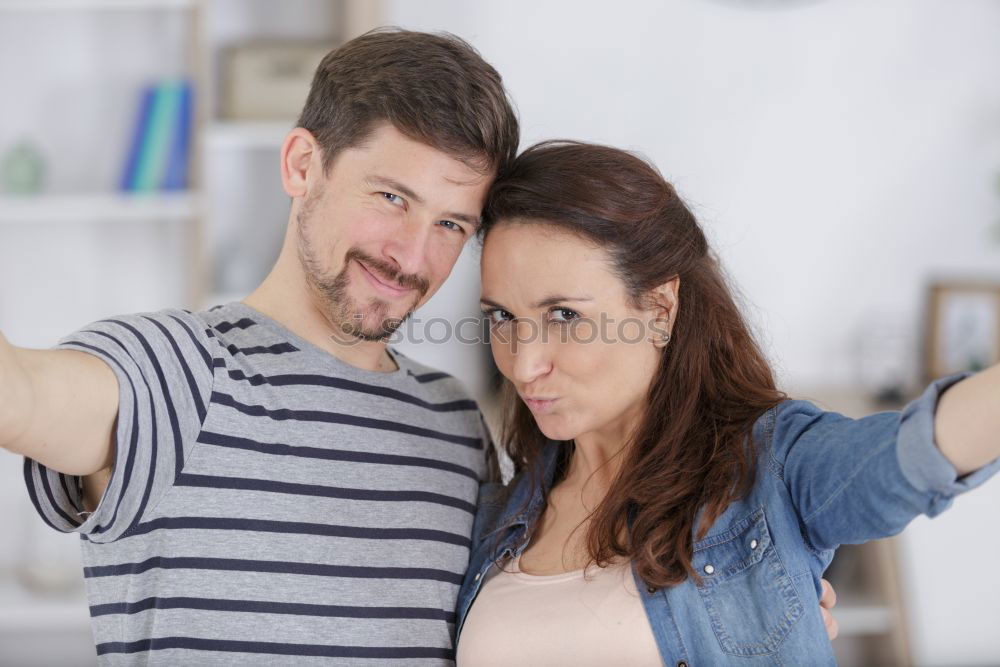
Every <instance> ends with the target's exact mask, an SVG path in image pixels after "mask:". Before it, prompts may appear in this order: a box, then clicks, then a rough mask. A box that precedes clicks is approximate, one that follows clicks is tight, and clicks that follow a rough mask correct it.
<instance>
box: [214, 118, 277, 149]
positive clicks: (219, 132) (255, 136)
mask: <svg viewBox="0 0 1000 667" xmlns="http://www.w3.org/2000/svg"><path fill="white" fill-rule="evenodd" d="M293 127H295V121H294V120H288V121H282V120H276V121H272V120H268V121H216V122H214V123H210V124H209V125H208V127H207V128H206V129H205V143H206V144H208V146H209V147H210V148H229V149H233V148H236V149H239V148H244V149H251V148H256V149H261V148H266V149H274V150H277V149H279V148H281V142H283V141H284V140H285V135H287V134H288V131H289V130H291V129H292V128H293Z"/></svg>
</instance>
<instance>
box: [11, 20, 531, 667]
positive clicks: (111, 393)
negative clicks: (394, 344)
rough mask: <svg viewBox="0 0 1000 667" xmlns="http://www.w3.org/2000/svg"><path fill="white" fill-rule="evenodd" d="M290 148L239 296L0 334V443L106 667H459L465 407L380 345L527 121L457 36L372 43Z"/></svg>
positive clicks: (327, 70)
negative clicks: (147, 666) (262, 260)
mask: <svg viewBox="0 0 1000 667" xmlns="http://www.w3.org/2000/svg"><path fill="white" fill-rule="evenodd" d="M298 125H299V127H297V128H296V129H294V130H292V131H291V132H290V133H289V135H288V137H287V138H286V139H285V142H284V144H283V146H282V152H281V168H282V182H283V185H284V188H285V191H286V192H287V193H288V195H289V196H290V197H291V198H292V205H291V210H290V214H289V220H288V227H287V232H286V236H285V241H284V245H283V248H282V251H281V254H280V256H279V258H278V260H277V262H276V264H275V266H274V268H273V270H272V271H271V273H270V274H269V275H268V276H267V278H266V279H265V280H264V282H263V283H262V284H261V285H260V286H259V287H258V288H257V289H256V290H255V291H254V292H253V293H252V294H251V295H249V296H248V297H247V298H246V299H244V300H243V301H242V302H235V303H230V304H225V305H222V306H217V307H216V308H213V309H212V310H209V311H206V312H199V313H190V312H187V311H181V310H163V311H159V312H156V313H146V314H138V315H125V316H119V317H115V318H111V319H108V320H102V321H100V322H95V323H93V324H91V325H89V326H88V327H85V328H84V329H82V330H80V331H78V332H76V333H74V334H72V335H70V336H67V337H66V338H64V339H63V340H62V341H60V343H59V344H58V345H57V346H56V348H55V349H53V350H25V349H18V348H15V347H13V346H11V345H9V344H8V343H7V342H6V341H5V340H4V339H3V338H2V336H0V444H2V445H3V446H4V447H6V448H7V449H9V450H11V451H14V452H17V453H19V454H22V455H24V456H25V457H26V461H25V479H26V482H27V486H28V490H29V493H30V495H31V498H32V501H33V502H34V504H35V506H36V508H37V509H38V511H39V513H40V514H41V515H42V517H43V519H44V520H45V521H46V522H47V523H48V524H49V525H51V526H52V527H54V528H56V529H58V530H62V531H73V532H78V533H80V534H81V537H82V545H83V557H84V565H85V568H84V576H85V580H86V584H87V592H88V598H89V603H90V612H91V616H92V619H93V626H94V638H95V642H96V644H97V652H98V655H99V656H100V660H101V662H102V663H103V664H122V663H125V664H128V663H135V662H142V663H160V664H177V663H183V664H212V663H227V664H231V663H235V662H238V663H241V664H261V663H266V664H271V663H280V664H288V663H294V662H300V661H301V662H316V661H323V660H325V661H329V660H330V659H336V661H338V662H348V663H350V662H354V661H363V660H365V659H374V660H378V661H379V662H380V663H381V664H394V665H395V664H402V663H406V662H410V661H414V662H420V663H421V664H428V663H430V664H439V663H446V662H448V661H450V660H451V658H452V633H453V630H454V626H453V623H454V618H455V614H454V608H455V602H456V595H457V593H458V588H459V585H460V584H461V581H462V575H463V574H464V570H465V567H466V564H467V561H468V557H469V553H468V550H469V545H470V534H471V530H472V520H473V513H474V511H475V502H476V496H477V490H478V487H479V484H480V481H482V480H483V479H485V478H486V477H488V476H490V475H492V474H495V470H493V469H492V468H493V466H492V461H491V458H492V457H490V456H489V454H490V453H491V451H492V445H491V444H490V441H489V435H488V434H487V432H486V430H485V427H484V425H483V421H482V418H481V416H480V414H479V411H478V410H477V408H476V405H475V403H474V402H473V401H471V400H470V399H469V398H468V396H467V395H466V393H465V391H464V389H463V388H462V387H461V386H460V385H459V384H458V383H457V381H455V380H454V379H452V378H450V377H449V376H447V375H445V374H443V373H438V372H434V371H433V370H432V369H428V368H426V367H424V366H422V365H421V364H419V363H417V362H415V361H413V360H411V359H408V358H406V357H404V356H402V355H401V354H399V353H398V352H395V351H393V350H390V349H388V348H387V347H386V344H385V340H386V338H387V337H388V335H389V334H391V333H392V332H393V331H394V330H395V328H396V327H398V326H399V324H400V322H401V321H402V320H403V319H404V318H405V317H406V316H407V315H408V314H409V313H410V312H412V311H413V310H414V309H415V308H417V307H418V306H420V305H421V304H423V303H424V302H426V301H427V300H428V299H429V298H430V297H431V295H433V294H434V292H435V291H436V290H437V289H438V287H440V285H441V284H442V282H443V281H444V280H445V278H446V277H447V276H448V274H449V272H450V271H451V268H452V266H453V264H454V262H455V260H456V259H457V258H458V255H459V253H460V252H461V250H462V247H463V246H464V244H465V242H466V241H467V240H468V239H469V238H470V237H471V236H472V235H473V233H474V232H475V230H476V226H477V221H478V219H479V216H480V212H481V210H482V206H483V203H484V200H485V197H486V193H487V190H488V188H489V186H490V185H491V183H492V181H493V179H494V178H495V177H496V175H497V174H498V173H500V172H502V170H503V169H504V166H505V165H506V164H507V163H508V162H509V161H510V160H511V159H512V158H513V156H514V154H515V151H516V148H517V143H518V124H517V119H516V117H515V114H514V112H513V111H512V109H511V107H510V104H509V101H508V99H507V95H506V92H505V90H504V88H503V85H502V82H501V79H500V76H499V75H498V74H497V73H496V71H495V70H494V69H493V68H492V67H490V66H489V65H488V64H487V63H485V62H484V61H483V60H482V59H481V58H480V57H479V56H478V54H476V52H475V51H474V50H473V49H472V48H471V47H470V46H469V45H468V44H466V43H464V42H462V41H461V40H459V39H457V38H454V37H449V36H437V35H428V34H421V33H413V32H406V31H377V32H373V33H369V34H367V35H364V36H362V37H359V38H358V39H355V40H353V41H352V42H350V43H348V44H346V45H345V46H343V47H341V48H340V49H338V50H336V51H334V52H332V53H330V54H329V55H328V56H327V57H326V58H325V59H324V60H323V62H322V63H321V64H320V66H319V68H318V70H317V73H316V76H315V79H314V81H313V84H312V88H311V90H310V93H309V97H308V99H307V101H306V104H305V108H304V110H303V112H302V116H301V118H300V119H299V123H298Z"/></svg>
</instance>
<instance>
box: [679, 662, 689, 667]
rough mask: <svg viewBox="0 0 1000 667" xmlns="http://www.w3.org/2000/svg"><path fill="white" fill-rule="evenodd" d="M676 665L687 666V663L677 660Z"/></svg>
mask: <svg viewBox="0 0 1000 667" xmlns="http://www.w3.org/2000/svg"><path fill="white" fill-rule="evenodd" d="M677 667H688V664H687V663H686V662H684V661H683V660H680V661H678V663H677Z"/></svg>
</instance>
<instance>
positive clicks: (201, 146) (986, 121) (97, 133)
mask: <svg viewBox="0 0 1000 667" xmlns="http://www.w3.org/2000/svg"><path fill="white" fill-rule="evenodd" d="M381 24H390V25H399V26H403V27H407V28H413V29H421V30H447V31H450V32H454V33H456V34H458V35H460V36H462V37H464V38H466V39H467V40H469V41H470V42H472V43H473V44H474V45H475V46H476V47H477V48H478V49H479V50H480V51H481V52H482V53H483V55H484V56H485V57H486V59H487V60H489V61H490V62H492V63H493V64H494V65H495V66H496V67H497V69H498V70H499V71H500V72H501V74H502V75H503V77H504V79H505V81H506V83H507V85H508V87H509V89H510V91H511V93H512V95H513V97H514V100H515V102H516V104H517V106H518V107H519V110H520V115H521V120H522V132H523V146H527V145H529V144H531V143H533V142H535V141H538V140H541V139H545V138H552V137H562V138H573V139H582V140H588V141H597V142H602V143H608V144H613V145H616V146H620V147H624V148H628V149H632V150H636V151H639V152H641V153H642V154H644V155H645V156H647V157H648V158H650V159H651V160H653V161H654V162H655V163H656V164H657V165H658V166H659V168H660V169H661V170H662V172H663V173H664V175H665V176H666V177H667V178H668V179H669V180H671V181H672V182H673V183H674V184H675V185H676V186H677V188H678V190H679V191H680V193H681V195H682V196H683V197H684V198H685V199H686V200H687V201H688V202H689V203H690V204H691V206H692V207H693V209H694V210H695V212H696V214H697V215H698V216H699V217H700V219H701V221H702V223H703V224H704V226H705V228H706V230H707V232H708V234H709V236H710V238H711V239H712V241H713V242H714V245H715V248H716V250H717V251H718V254H719V255H720V257H721V259H722V261H723V264H724V266H725V267H726V268H727V269H728V272H729V274H730V276H731V278H732V280H733V282H734V284H735V285H737V286H738V287H739V289H740V290H741V292H742V294H743V298H744V305H745V309H746V313H747V315H748V317H749V318H750V319H751V321H752V322H753V323H754V325H755V326H756V327H757V329H758V330H759V332H760V336H761V339H762V341H763V342H764V345H765V347H766V349H767V351H768V353H769V355H770V357H771V359H772V360H773V362H774V363H775V365H776V367H777V368H778V370H779V375H780V378H781V382H782V386H783V388H785V389H786V390H787V391H789V392H791V393H793V394H795V395H796V396H798V397H803V398H810V399H812V400H814V401H816V402H818V403H821V404H822V405H824V406H825V407H827V408H829V409H835V410H838V411H841V412H845V413H847V414H851V415H858V416H859V415H861V414H864V413H867V412H871V411H875V410H879V409H886V408H888V409H891V408H895V407H899V406H901V405H902V404H904V403H905V402H906V401H907V400H909V399H910V398H912V397H913V396H914V395H916V394H917V393H918V392H919V391H920V387H921V385H922V383H923V382H925V381H926V380H927V379H928V378H930V377H935V376H939V375H943V374H946V373H951V372H954V371H958V370H966V369H971V370H975V369H978V368H982V367H984V366H986V365H988V364H990V363H995V362H996V361H997V360H998V358H1000V65H998V63H1000V38H998V34H1000V1H998V0H963V2H955V1H954V0H672V1H659V2H657V1H654V0H648V1H638V0H618V1H617V2H614V3H608V2H598V1H596V0H573V1H570V0H560V1H555V0H534V1H533V2H529V1H526V0H506V1H505V2H498V1H494V2H477V3H473V2H467V1H462V0H381V1H379V0H368V1H366V0H281V1H280V2H279V1H278V0H200V1H199V0H0V330H2V331H3V332H4V334H5V335H6V336H7V337H8V338H9V339H10V340H11V341H12V342H13V343H15V344H18V345H23V346H29V347H46V346H49V345H51V344H53V343H54V342H55V341H56V340H57V339H58V338H59V337H61V336H63V335H65V334H67V333H69V332H71V331H73V330H75V329H77V328H79V327H80V326H82V325H84V324H87V323H88V322H91V321H93V320H95V319H99V318H102V317H106V316H109V315H113V314H117V313H124V312H137V311H145V310H157V309H160V308H163V307H167V306H177V307H185V308H193V309H199V308H205V307H209V306H211V305H214V304H217V303H223V302H226V301H230V300H234V299H239V298H241V297H242V296H244V295H246V294H248V293H249V292H250V291H251V290H252V289H253V288H254V287H255V286H256V284H257V283H258V282H259V281H260V280H261V279H262V278H263V277H264V275H265V274H266V272H267V270H268V269H269V267H270V265H271V263H272V262H273V261H274V259H275V258H276V256H277V251H278V248H279V243H280V241H281V238H282V235H283V231H284V228H285V225H286V222H287V215H288V207H289V202H288V200H287V198H286V197H285V196H284V195H283V193H282V191H281V186H280V179H279V170H278V150H279V147H280V143H281V141H282V139H283V137H284V135H285V133H286V132H287V130H288V129H289V128H290V127H292V125H293V124H294V121H295V117H296V116H297V113H298V110H299V108H300V106H301V104H302V102H303V100H304V99H305V94H306V91H307V88H308V84H309V80H310V77H311V75H312V71H313V69H314V68H315V66H316V64H317V63H318V61H319V59H320V57H321V56H322V55H323V54H324V53H326V52H327V51H328V50H329V49H330V48H333V47H335V46H336V45H337V44H339V43H341V42H342V41H343V40H345V39H348V38H350V37H352V36H354V35H357V34H360V33H361V32H364V31H365V30H367V29H369V28H371V27H374V26H377V25H381ZM477 261H478V259H477V248H475V247H470V248H469V249H467V251H466V253H465V254H464V255H463V257H462V259H461V261H460V262H459V264H458V266H456V268H455V271H454V274H453V277H452V279H451V280H450V281H449V282H448V283H447V284H446V286H445V287H444V288H443V289H442V290H441V292H440V293H439V294H438V295H437V296H436V297H435V298H434V299H433V300H432V301H431V303H429V304H428V305H427V306H426V307H425V308H424V309H423V310H422V312H421V313H420V316H421V319H422V320H423V321H424V322H428V321H429V320H431V319H432V318H443V319H444V320H448V321H455V320H457V319H458V318H460V317H463V316H467V315H471V314H474V313H476V312H477V305H476V301H477V295H478V269H477ZM418 334H419V332H418ZM410 337H411V338H414V339H420V338H422V339H424V341H425V342H423V343H417V342H413V341H412V340H411V341H404V342H402V343H400V345H399V347H401V348H403V349H404V350H406V351H408V352H409V353H410V354H411V355H412V356H415V357H417V358H419V359H421V360H422V361H425V362H426V363H428V364H431V365H433V366H437V367H439V368H442V369H444V370H446V371H449V372H451V373H453V374H455V375H457V376H459V377H460V378H462V379H463V380H464V381H465V382H466V384H467V385H468V386H469V388H470V389H471V390H472V391H473V393H474V394H475V395H476V396H477V397H478V398H479V399H480V400H481V401H482V402H483V404H484V405H485V406H486V407H489V406H490V405H492V400H491V395H490V369H489V366H488V365H487V363H486V362H485V355H484V354H483V350H482V349H481V348H480V347H478V346H472V345H463V344H460V343H453V342H452V343H438V344H435V343H432V342H428V341H427V339H428V338H432V339H434V340H439V339H440V338H441V336H440V333H437V334H432V333H431V332H426V335H411V336H410ZM0 503H2V505H0V506H2V507H3V508H4V509H5V515H6V516H7V517H8V520H7V522H6V527H5V528H6V530H5V533H6V535H5V538H4V539H3V540H2V541H0V664H3V665H8V664H9V665H29V664H35V665H51V664H60V665H87V664H94V663H95V662H96V660H95V658H94V655H93V646H92V642H91V637H90V629H89V617H88V612H87V605H86V601H85V597H84V594H83V588H82V576H81V570H80V560H79V553H78V544H77V540H76V538H74V537H73V536H67V535H59V534H56V533H54V532H52V531H51V530H49V529H48V528H46V527H45V526H44V525H43V524H42V522H41V521H40V520H39V519H38V518H37V517H36V516H35V515H34V512H33V510H32V509H31V507H30V503H29V501H28V498H27V494H26V492H25V490H24V485H23V480H22V477H21V461H20V460H19V459H17V458H15V457H13V456H10V455H4V456H0ZM998 509H1000V484H998V483H996V482H994V483H992V484H988V485H987V486H986V487H984V488H982V489H980V490H979V491H977V492H976V493H974V494H971V495H969V496H966V497H963V498H960V499H958V500H957V502H956V503H955V506H954V508H953V509H951V510H950V511H949V512H946V513H945V514H944V515H942V516H941V517H939V518H937V519H934V520H933V521H932V520H926V519H919V520H917V521H916V522H914V524H912V525H911V526H910V527H909V528H908V529H907V530H906V531H905V532H904V533H903V534H902V535H900V536H898V537H897V538H893V539H891V540H884V541H881V542H878V543H873V544H870V545H865V546H863V547H851V548H844V549H843V550H842V551H841V552H840V553H838V556H837V558H836V560H835V561H834V565H833V566H832V567H831V570H830V572H829V575H828V576H829V578H831V579H832V580H833V581H834V583H835V585H836V587H837V590H838V593H839V594H840V603H839V605H838V607H837V617H838V619H839V621H840V625H841V637H840V638H839V639H837V640H836V641H835V642H834V646H835V648H836V651H837V654H838V657H839V659H840V662H841V664H843V665H907V664H917V665H949V666H953V665H997V664H1000V632H998V629H1000V575H998V573H997V568H996V558H997V556H996V554H998V553H1000V530H998V524H997V521H996V515H997V510H998Z"/></svg>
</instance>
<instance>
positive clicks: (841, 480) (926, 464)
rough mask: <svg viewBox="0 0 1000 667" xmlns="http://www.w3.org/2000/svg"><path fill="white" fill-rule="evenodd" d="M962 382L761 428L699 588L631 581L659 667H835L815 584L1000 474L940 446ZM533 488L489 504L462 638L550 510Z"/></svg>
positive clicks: (550, 468)
mask: <svg viewBox="0 0 1000 667" xmlns="http://www.w3.org/2000/svg"><path fill="white" fill-rule="evenodd" d="M962 377H964V376H961V375H959V376H953V377H950V378H945V379H943V380H939V381H937V382H935V383H934V384H932V385H931V386H930V387H928V388H927V390H926V391H925V392H924V394H923V395H922V396H921V397H920V398H918V399H917V400H915V401H913V402H912V403H910V404H909V405H908V406H907V407H906V408H905V409H903V410H902V411H901V412H884V413H880V414H876V415H872V416H870V417H865V418H863V419H858V420H854V419H848V418H846V417H844V416H842V415H839V414H836V413H833V412H824V411H822V410H820V409H819V408H817V407H815V406H814V405H812V404H811V403H808V402H805V401H790V400H789V401H784V402H782V403H780V404H779V405H777V406H775V407H774V408H771V409H770V410H768V411H767V412H766V413H765V414H764V415H763V416H761V417H760V418H759V419H758V420H757V422H756V423H755V425H754V428H753V435H754V437H755V439H756V442H758V443H760V448H759V449H760V458H759V460H758V468H757V476H756V482H755V484H754V486H753V489H752V490H751V491H750V493H749V495H747V496H746V497H745V498H743V499H742V500H740V501H738V502H734V503H733V504H731V505H730V506H729V507H728V508H727V509H726V511H725V512H724V513H723V514H722V515H721V516H720V517H719V519H718V520H717V521H716V522H715V523H714V525H713V526H712V527H711V529H710V530H709V532H708V533H707V534H706V536H705V538H704V539H701V540H698V541H696V542H695V544H694V562H693V565H694V568H695V571H697V572H698V574H699V575H700V576H701V584H700V585H696V584H695V583H694V582H693V581H692V580H691V579H688V580H687V581H685V582H683V583H682V584H679V585H677V586H674V587H672V588H661V589H658V590H651V589H649V588H647V587H646V585H645V584H644V583H643V582H642V581H641V580H640V579H639V578H638V577H637V578H636V584H637V587H638V589H639V591H640V594H641V596H642V602H643V605H644V606H645V609H646V614H647V616H648V618H649V621H650V624H651V626H652V629H653V635H654V637H655V638H656V643H657V645H658V647H659V650H660V655H661V656H662V658H663V662H664V664H666V665H689V666H692V667H697V666H699V665H748V666H749V665H826V664H835V663H834V658H833V653H832V650H831V646H830V642H829V640H828V639H827V634H826V629H825V627H824V625H823V620H822V617H821V615H820V611H819V596H820V593H821V591H820V584H819V580H820V575H821V574H822V573H823V571H824V570H825V569H826V567H827V565H829V564H830V560H831V559H832V558H833V554H834V550H835V549H836V548H837V546H838V545H840V544H845V543H859V542H864V541H866V540H872V539H875V538H880V537H887V536H889V535H895V534H896V533H898V532H899V531H901V530H902V529H903V527H904V526H906V524H908V523H909V522H910V521H911V520H912V519H913V518H914V517H916V516H917V515H918V514H926V515H928V516H935V515H937V514H938V513H940V512H942V511H943V510H945V509H946V508H947V507H948V506H949V505H950V504H951V502H952V498H953V497H954V496H955V495H957V494H959V493H962V492H963V491H967V490H968V489H971V488H973V487H975V486H977V485H979V484H981V483H982V482H983V481H985V480H986V479H987V478H988V477H989V476H991V475H992V474H993V473H995V472H996V471H997V469H998V468H1000V459H998V460H997V461H994V462H993V463H991V464H989V465H988V466H985V467H984V468H982V469H980V470H978V471H976V472H974V473H971V474H969V475H966V476H964V477H962V478H961V479H956V472H955V468H954V467H953V466H952V465H951V464H950V463H949V462H948V461H947V460H946V459H945V458H944V456H942V454H941V453H940V451H939V450H938V448H937V446H936V445H935V443H934V438H933V434H934V411H935V408H936V405H937V399H938V395H939V394H940V392H941V391H943V390H944V389H945V388H946V387H947V386H949V385H950V384H952V383H954V382H956V381H957V380H959V379H961V378H962ZM561 446H563V445H561V444H560V443H556V442H550V443H549V445H548V446H547V447H546V450H545V452H544V454H543V456H542V462H541V466H542V475H541V477H542V480H543V484H544V485H545V486H546V487H548V486H549V485H550V484H551V483H552V478H553V474H554V470H555V467H556V462H557V459H558V456H557V455H558V453H559V448H560V447H561ZM529 480H530V476H529V475H521V476H519V477H518V478H515V479H514V480H513V481H512V482H511V484H510V485H509V486H508V487H506V488H504V487H502V486H501V485H499V484H492V485H484V487H483V489H482V491H481V493H480V506H479V512H478V514H477V516H476V520H475V526H474V529H473V531H474V532H473V547H472V555H471V560H470V564H469V565H470V567H469V570H468V573H467V574H466V576H465V581H464V583H463V585H462V589H461V591H460V593H459V598H458V611H457V614H458V616H457V622H456V629H457V633H458V634H459V635H460V634H461V631H462V624H463V623H464V621H465V618H466V616H467V615H468V613H469V608H470V607H471V606H472V603H473V601H474V600H475V598H476V595H477V594H478V593H479V588H480V585H481V584H482V582H483V579H484V577H485V576H486V572H487V571H488V570H489V569H490V567H492V566H493V565H494V563H497V562H498V561H501V560H502V559H504V558H508V557H511V556H513V555H517V554H519V553H520V552H521V551H522V550H523V549H524V548H525V546H526V545H527V543H528V541H529V540H530V538H531V531H532V529H533V527H534V524H535V521H536V519H538V517H539V516H540V514H541V510H542V509H543V508H542V489H541V488H539V487H537V486H536V487H534V488H532V486H531V484H530V481H529ZM634 574H635V572H634V570H633V575H634ZM496 620H497V630H496V631H497V632H503V631H504V630H503V621H502V619H496ZM510 639H511V641H516V640H517V638H516V637H511V638H510ZM456 645H457V644H456ZM459 667H461V665H460V666H459Z"/></svg>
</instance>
